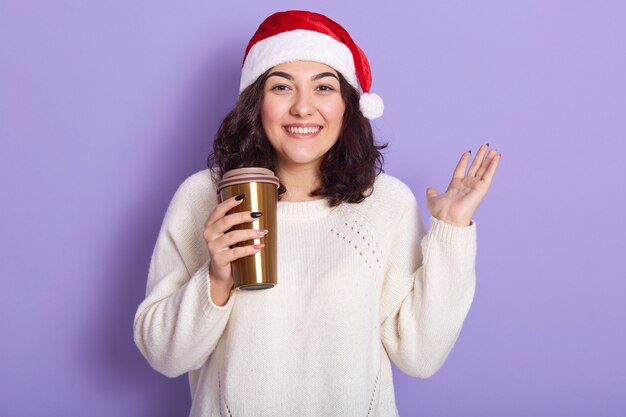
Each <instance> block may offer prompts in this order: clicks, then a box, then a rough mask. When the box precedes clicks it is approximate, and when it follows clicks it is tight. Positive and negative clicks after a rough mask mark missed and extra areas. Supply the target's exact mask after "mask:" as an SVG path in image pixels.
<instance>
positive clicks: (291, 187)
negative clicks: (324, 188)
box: [276, 166, 319, 201]
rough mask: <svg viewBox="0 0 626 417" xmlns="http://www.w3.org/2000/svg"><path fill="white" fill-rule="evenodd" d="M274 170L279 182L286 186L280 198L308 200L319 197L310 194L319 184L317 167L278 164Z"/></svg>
mask: <svg viewBox="0 0 626 417" xmlns="http://www.w3.org/2000/svg"><path fill="white" fill-rule="evenodd" d="M276 171H277V173H276V175H277V176H278V178H279V179H280V182H281V183H282V184H283V185H284V186H285V188H287V192H286V193H284V194H283V195H282V197H281V198H282V200H284V201H308V200H317V199H319V197H312V196H311V195H310V194H311V191H313V190H315V189H316V188H317V187H318V186H319V167H316V166H315V167H312V166H304V167H302V166H300V167H298V166H295V167H294V166H292V167H286V166H280V167H278V168H277V170H276Z"/></svg>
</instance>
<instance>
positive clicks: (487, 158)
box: [476, 149, 498, 179]
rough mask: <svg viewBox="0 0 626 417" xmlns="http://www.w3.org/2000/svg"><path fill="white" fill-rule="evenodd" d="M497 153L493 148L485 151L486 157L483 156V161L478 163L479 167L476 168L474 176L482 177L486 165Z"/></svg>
mask: <svg viewBox="0 0 626 417" xmlns="http://www.w3.org/2000/svg"><path fill="white" fill-rule="evenodd" d="M497 154H498V152H496V150H495V149H492V150H490V151H489V152H488V153H487V157H486V158H485V160H484V161H483V163H482V164H481V165H480V168H479V169H478V172H476V178H478V179H480V178H482V177H483V174H484V173H485V171H486V170H487V167H488V166H489V164H490V163H491V161H492V160H493V158H494V157H495V156H496V155H497Z"/></svg>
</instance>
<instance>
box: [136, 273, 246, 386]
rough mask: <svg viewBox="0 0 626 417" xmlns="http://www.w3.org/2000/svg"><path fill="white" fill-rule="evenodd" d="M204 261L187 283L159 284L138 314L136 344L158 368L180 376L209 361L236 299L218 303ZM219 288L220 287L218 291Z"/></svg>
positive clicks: (141, 306)
mask: <svg viewBox="0 0 626 417" xmlns="http://www.w3.org/2000/svg"><path fill="white" fill-rule="evenodd" d="M209 287H211V285H210V281H209V277H208V267H207V265H206V264H205V265H204V266H202V267H201V268H200V270H198V271H197V272H196V273H195V274H194V275H193V276H192V277H191V278H190V279H189V280H188V281H187V282H186V283H185V284H184V285H182V286H180V287H179V288H177V289H175V290H174V291H171V289H172V288H171V286H170V285H167V282H166V281H165V282H164V285H162V286H157V287H155V288H154V289H153V291H152V292H151V293H150V294H149V295H148V297H146V300H144V302H143V303H142V304H141V305H140V306H139V308H138V310H137V314H136V316H135V325H134V335H135V343H136V344H137V347H138V348H139V350H140V351H141V352H142V354H143V355H144V357H145V358H146V359H147V360H148V362H149V363H150V365H151V366H152V367H153V368H154V369H155V370H157V371H159V372H161V373H162V374H164V375H167V376H178V375H181V374H183V373H185V372H188V371H190V370H193V369H197V368H199V367H200V366H202V364H203V363H204V362H205V361H206V360H207V358H208V357H209V355H210V354H211V352H212V351H213V349H214V348H215V346H216V344H217V342H218V340H219V338H220V337H221V335H222V333H223V331H224V328H225V327H226V323H227V322H228V318H229V316H230V312H231V309H232V305H233V302H234V300H229V301H231V302H230V303H228V302H227V301H224V300H220V301H221V302H222V303H223V304H222V305H221V306H220V305H217V304H215V303H214V302H213V301H212V300H211V299H210V298H209V293H210V292H212V288H209ZM218 291H219V290H218Z"/></svg>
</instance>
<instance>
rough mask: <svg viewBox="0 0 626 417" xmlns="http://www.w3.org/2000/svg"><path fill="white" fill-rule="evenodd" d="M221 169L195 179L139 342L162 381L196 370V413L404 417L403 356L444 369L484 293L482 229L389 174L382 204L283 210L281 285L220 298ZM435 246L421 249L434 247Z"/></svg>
mask: <svg viewBox="0 0 626 417" xmlns="http://www.w3.org/2000/svg"><path fill="white" fill-rule="evenodd" d="M215 204H216V191H215V185H214V183H213V181H212V180H211V175H210V172H209V171H208V170H204V171H201V172H198V173H196V174H194V175H192V176H190V177H189V178H188V179H187V180H185V181H184V182H183V184H182V185H181V186H180V188H179V189H178V190H177V192H176V194H175V195H174V198H173V199H172V201H171V203H170V205H169V208H168V210H167V213H166V215H165V219H164V221H163V225H162V227H161V230H160V232H159V236H158V240H157V242H156V247H155V248H154V253H153V255H152V260H151V263H150V269H149V273H148V283H147V291H146V294H147V295H146V299H145V300H144V301H143V302H142V303H141V305H140V306H139V307H138V309H137V314H136V316H135V323H134V336H135V343H136V344H137V346H138V348H139V349H140V350H141V352H142V354H143V355H144V356H145V358H146V359H147V360H148V362H149V363H150V365H151V366H152V367H153V368H154V369H155V370H157V371H158V372H160V373H162V374H164V375H167V376H170V377H174V376H178V375H181V374H183V373H185V372H188V373H189V383H190V388H191V396H192V409H191V412H190V416H193V417H196V416H198V417H199V416H215V417H217V416H224V417H242V416H254V417H256V416H268V417H270V416H271V417H281V416H285V417H295V416H299V417H306V416H325V417H328V416H341V417H346V416H350V417H352V416H356V417H358V416H363V417H366V416H370V417H371V416H379V417H390V416H397V409H396V404H395V398H394V390H393V379H392V373H391V365H390V361H389V360H390V359H391V360H392V361H393V362H394V363H395V365H396V366H397V367H398V368H400V369H401V370H402V371H404V372H405V373H407V374H409V375H412V376H415V377H420V378H425V377H428V376H430V375H432V374H433V373H434V372H436V371H437V370H438V369H439V368H440V367H441V365H442V364H443V362H444V361H445V359H446V357H447V356H448V354H449V353H450V350H451V349H452V346H453V345H454V343H455V341H456V339H457V337H458V335H459V332H460V330H461V327H462V325H463V321H464V319H465V317H466V315H467V312H468V310H469V308H470V305H471V303H472V298H473V296H474V288H475V256H476V224H475V223H474V222H472V224H471V225H470V226H468V227H455V226H452V225H449V224H446V223H443V222H441V221H439V220H437V219H435V218H434V217H432V216H431V217H430V231H429V232H428V234H426V232H425V229H424V226H423V224H422V221H421V218H420V213H419V211H418V207H417V203H416V200H415V197H414V196H413V194H412V192H411V190H410V189H409V188H408V187H407V186H406V185H404V184H403V183H402V182H401V181H399V180H398V179H396V178H393V177H392V176H390V175H387V174H380V175H379V176H378V178H377V180H376V183H375V185H374V190H373V193H372V194H371V196H369V197H367V198H366V199H365V200H364V201H363V202H362V203H359V204H345V203H344V204H342V205H340V206H339V207H337V208H334V209H331V208H330V207H329V206H328V204H327V203H326V200H315V201H307V202H279V203H278V226H277V227H278V230H277V233H278V234H277V237H278V265H279V273H278V285H277V286H276V287H274V288H272V289H268V290H261V291H249V292H247V291H239V290H236V291H233V292H232V295H231V297H230V299H229V300H228V303H227V304H226V305H225V306H223V307H219V306H216V305H215V304H213V302H212V300H211V297H210V280H209V279H208V263H209V262H210V260H209V256H208V251H207V247H206V243H205V241H204V239H203V228H204V222H205V221H206V219H207V217H208V215H209V213H210V212H211V210H212V209H213V207H214V206H215ZM420 242H421V245H420Z"/></svg>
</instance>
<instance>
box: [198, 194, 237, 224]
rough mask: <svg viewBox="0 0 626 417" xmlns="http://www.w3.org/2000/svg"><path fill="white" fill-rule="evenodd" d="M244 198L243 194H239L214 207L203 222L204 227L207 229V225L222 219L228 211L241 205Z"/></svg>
mask: <svg viewBox="0 0 626 417" xmlns="http://www.w3.org/2000/svg"><path fill="white" fill-rule="evenodd" d="M245 196H246V195H245V194H239V195H236V196H234V197H231V198H229V199H227V200H225V201H223V202H221V203H219V204H218V205H217V206H215V208H214V209H213V212H212V213H211V215H210V216H209V217H208V218H207V219H206V222H204V227H207V226H208V225H209V224H212V223H215V222H216V221H217V220H218V219H219V218H221V217H224V216H225V215H226V212H227V211H228V210H230V209H232V208H233V207H237V206H238V205H239V204H241V202H242V201H243V199H244V198H245Z"/></svg>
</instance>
